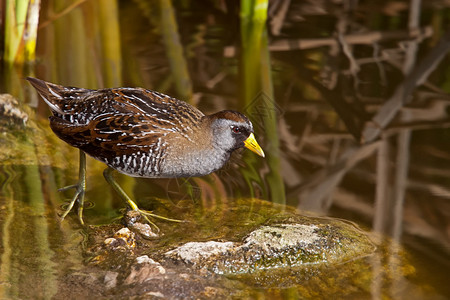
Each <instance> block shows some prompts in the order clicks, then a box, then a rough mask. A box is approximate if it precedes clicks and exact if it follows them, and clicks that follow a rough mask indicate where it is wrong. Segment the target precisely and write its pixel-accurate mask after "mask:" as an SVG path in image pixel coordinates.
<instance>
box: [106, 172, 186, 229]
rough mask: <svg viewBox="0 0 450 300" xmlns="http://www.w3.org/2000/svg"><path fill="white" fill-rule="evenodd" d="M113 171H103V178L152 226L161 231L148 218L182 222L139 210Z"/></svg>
mask: <svg viewBox="0 0 450 300" xmlns="http://www.w3.org/2000/svg"><path fill="white" fill-rule="evenodd" d="M113 171H114V170H113V169H112V168H110V167H108V168H106V169H105V170H104V171H103V176H104V177H105V179H106V181H107V182H108V183H109V185H111V187H112V188H113V189H114V191H116V193H117V194H119V196H120V198H122V199H123V200H125V201H126V202H127V204H128V205H129V206H130V208H131V209H132V210H135V211H138V212H139V213H141V215H142V216H143V217H144V218H145V220H146V221H147V222H148V223H149V224H150V225H153V226H154V227H155V228H156V229H157V230H158V231H159V228H158V226H156V224H155V223H153V222H152V221H150V219H149V218H148V217H154V218H157V219H161V220H165V221H171V222H181V221H180V220H175V219H170V218H166V217H162V216H158V215H155V214H153V213H152V212H150V211H146V210H142V209H139V207H138V206H137V204H136V203H135V202H134V201H133V200H131V198H130V197H129V196H128V195H127V194H126V193H125V191H124V190H123V189H122V188H121V187H120V186H119V184H118V183H117V182H116V180H115V179H114V177H113V176H112V172H113Z"/></svg>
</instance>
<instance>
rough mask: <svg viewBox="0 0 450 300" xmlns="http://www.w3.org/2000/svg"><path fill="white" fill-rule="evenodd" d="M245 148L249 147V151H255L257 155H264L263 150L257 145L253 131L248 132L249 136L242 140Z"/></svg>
mask: <svg viewBox="0 0 450 300" xmlns="http://www.w3.org/2000/svg"><path fill="white" fill-rule="evenodd" d="M244 145H245V148H247V149H250V150H251V151H253V152H255V153H256V154H258V155H259V156H262V157H264V156H265V155H264V151H263V150H262V149H261V147H260V146H259V145H258V142H257V141H256V139H255V136H254V135H253V133H250V135H249V137H248V138H247V139H246V140H245V141H244Z"/></svg>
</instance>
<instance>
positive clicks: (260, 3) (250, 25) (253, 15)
mask: <svg viewBox="0 0 450 300" xmlns="http://www.w3.org/2000/svg"><path fill="white" fill-rule="evenodd" d="M268 5H269V2H268V0H249V1H242V2H241V14H240V17H241V44H242V54H241V55H242V56H241V78H242V84H243V85H242V90H243V98H244V103H245V105H246V107H248V108H249V110H250V111H248V113H249V115H250V118H251V119H255V118H257V119H256V120H255V121H256V122H261V121H262V123H263V124H261V125H262V126H263V128H264V130H265V132H264V134H265V141H266V142H267V143H266V144H265V145H264V147H265V149H264V150H265V152H266V155H267V161H268V164H269V166H270V170H271V171H270V173H269V174H268V175H267V183H268V185H269V193H270V199H271V200H272V201H273V202H276V203H285V202H286V201H285V190H284V183H283V179H282V177H281V158H280V154H281V153H280V149H279V148H280V142H279V137H278V131H277V115H276V112H277V110H276V108H275V102H274V101H275V99H274V98H275V97H274V93H273V84H272V74H271V63H270V53H269V49H268V41H267V29H266V20H267V8H268ZM263 98H266V99H269V100H270V101H264V99H263ZM259 106H262V107H259ZM259 109H263V110H264V113H263V114H261V113H260V112H258V110H259ZM248 175H250V176H252V175H251V174H248ZM253 176H255V174H253ZM253 176H252V177H253Z"/></svg>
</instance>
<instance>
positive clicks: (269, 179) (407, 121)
mask: <svg viewBox="0 0 450 300" xmlns="http://www.w3.org/2000/svg"><path fill="white" fill-rule="evenodd" d="M229 2H230V1H229ZM229 2H227V3H222V2H215V1H205V2H202V3H199V2H197V1H195V2H192V3H189V4H179V3H175V4H176V5H175V6H173V7H172V6H170V1H160V4H158V3H157V2H153V1H152V2H145V1H134V2H129V1H118V2H114V1H113V2H112V3H113V4H111V1H80V2H77V3H76V5H72V3H71V1H55V2H53V1H44V2H43V3H42V11H41V17H40V18H41V26H40V30H39V39H38V60H37V62H36V63H35V65H33V66H30V67H28V70H24V69H23V68H14V67H10V66H6V65H4V66H3V76H2V83H1V84H2V87H3V88H2V92H8V93H10V94H12V95H14V96H15V97H16V98H18V99H20V100H22V101H23V102H22V104H21V105H22V107H24V109H25V108H26V107H27V106H31V107H32V108H33V110H29V111H28V112H29V114H30V122H31V123H32V124H37V125H36V126H39V131H32V132H27V134H26V136H31V137H32V136H33V134H34V133H35V132H40V133H43V134H44V135H45V136H34V138H32V139H31V140H29V141H28V142H26V143H18V144H16V145H20V146H21V147H22V148H18V149H20V151H18V152H21V153H20V155H19V153H17V154H14V153H9V154H8V155H5V154H3V156H1V157H2V159H3V160H2V163H1V167H2V168H1V171H0V175H1V179H2V180H1V182H2V192H1V197H2V198H1V199H2V204H1V205H2V208H3V209H2V211H3V212H2V218H1V220H2V224H3V225H2V227H3V228H4V231H3V234H2V241H3V246H2V247H3V248H2V268H1V270H2V275H1V276H2V277H1V278H2V279H1V280H2V282H8V283H10V284H11V286H13V287H14V288H16V286H15V283H16V282H18V281H17V280H16V279H11V278H10V277H9V276H11V274H12V273H13V272H11V270H13V269H15V268H20V266H21V265H23V264H24V263H23V261H21V262H20V263H19V266H18V265H14V264H13V263H12V262H13V261H20V260H21V259H23V258H24V257H25V258H28V257H31V258H30V259H31V260H32V258H36V257H39V261H34V262H33V263H35V264H36V265H33V266H34V267H35V269H36V270H39V271H36V274H37V275H36V277H39V278H40V279H42V278H44V275H45V280H46V281H41V282H42V286H48V287H49V288H48V290H45V291H42V296H43V297H46V296H51V295H52V293H54V290H55V280H57V279H56V278H55V276H57V274H58V273H60V272H61V271H60V269H59V267H58V268H57V267H55V265H54V263H52V261H54V260H53V258H54V257H58V258H59V259H58V262H59V263H61V262H64V261H66V259H68V256H67V255H62V254H61V252H60V251H58V250H57V249H59V248H58V247H60V246H61V245H64V246H63V248H64V249H70V253H71V255H70V256H69V257H70V258H71V259H72V260H73V261H77V260H76V258H77V255H76V254H74V252H76V251H74V250H73V247H76V246H74V245H75V243H76V242H79V241H80V238H79V237H78V238H77V239H75V240H74V241H73V240H71V238H72V237H73V235H74V234H73V233H72V232H71V231H70V227H71V226H72V225H73V226H76V225H75V223H71V221H69V222H68V223H63V224H62V225H59V224H57V223H56V219H57V217H56V213H57V212H59V211H60V205H61V203H63V200H65V199H66V198H70V195H69V194H58V193H56V192H55V191H56V189H57V188H58V187H61V186H65V185H68V184H72V183H73V182H74V181H75V180H76V176H77V174H76V169H77V154H76V152H75V151H74V150H73V149H70V148H69V147H67V146H66V145H64V144H63V143H61V142H59V141H57V139H56V138H55V137H54V136H53V135H52V133H51V132H49V131H48V128H47V129H45V127H46V126H47V123H46V121H45V116H46V115H47V114H48V112H47V109H46V108H45V105H44V104H43V103H42V102H41V101H40V100H39V99H38V98H37V95H36V94H35V93H34V92H31V91H30V88H29V87H28V86H26V83H25V82H24V81H23V78H24V77H25V75H26V74H27V75H31V76H35V77H38V78H43V79H46V80H49V81H53V82H57V83H60V84H64V85H72V86H81V87H86V88H101V87H112V86H123V85H125V86H143V87H147V88H151V89H154V90H158V91H161V92H164V93H167V94H170V95H174V96H177V97H179V98H182V99H184V100H188V101H191V102H192V103H193V104H194V105H197V106H198V107H199V108H200V109H201V110H203V111H205V112H212V111H217V110H221V109H238V110H241V111H245V112H246V113H247V114H249V115H250V117H251V118H252V121H253V123H254V124H255V128H256V131H257V133H256V135H257V136H261V137H262V136H264V139H263V140H262V141H261V144H262V145H264V146H263V148H264V150H265V152H266V153H267V154H268V158H267V160H266V161H261V160H259V159H255V157H254V156H253V154H252V153H245V152H244V153H240V154H238V156H242V157H236V158H235V159H233V161H232V162H231V163H230V164H229V166H227V167H226V168H225V169H224V170H221V171H220V172H218V173H217V174H215V175H211V176H208V177H204V178H195V179H193V178H192V179H189V180H187V181H185V180H181V181H179V182H175V181H173V180H156V181H152V180H141V179H139V180H136V179H132V178H128V177H120V180H121V182H120V183H121V185H122V186H124V187H125V189H126V190H127V192H129V193H130V194H134V195H135V198H138V199H142V201H143V205H144V206H145V205H147V206H150V207H151V206H152V205H157V204H155V203H154V198H151V197H156V198H158V199H160V200H162V201H163V202H164V201H167V202H166V205H167V206H168V207H171V206H172V205H177V203H180V202H182V201H185V200H186V197H187V198H189V199H191V201H195V202H196V203H201V205H202V206H205V207H207V206H214V205H216V204H217V205H222V204H223V202H222V201H221V200H222V199H226V198H227V197H245V196H253V197H259V198H262V199H266V200H270V201H273V202H277V203H287V204H289V205H292V206H296V207H298V208H299V210H300V211H302V212H303V211H305V212H306V211H314V212H316V213H320V214H325V215H332V216H336V217H342V218H347V219H350V220H354V221H357V222H359V223H361V224H363V225H365V226H367V227H368V228H371V229H372V230H374V231H377V232H381V233H384V234H388V235H390V236H392V237H393V238H394V240H397V241H401V242H402V243H403V245H407V246H408V247H410V248H411V249H412V251H413V252H412V253H413V254H414V256H413V257H414V260H415V261H417V264H416V265H414V266H415V267H416V268H417V272H416V273H415V274H416V276H417V278H418V279H417V280H418V282H419V283H418V286H422V285H423V286H427V288H428V287H429V288H430V289H433V290H434V289H435V290H437V291H438V293H440V294H443V295H450V291H449V289H448V287H447V284H446V282H445V278H446V270H447V269H448V268H449V267H450V265H449V263H448V262H449V259H448V258H449V249H450V237H449V233H448V229H447V228H448V221H449V219H450V216H449V215H448V213H447V211H448V208H447V206H448V205H447V204H446V203H448V195H449V194H450V193H449V191H448V187H447V185H448V184H447V183H448V177H449V175H450V174H449V172H447V171H446V170H447V169H448V168H447V167H448V166H450V157H449V155H448V154H447V153H448V146H449V143H448V142H447V141H448V140H449V139H448V135H449V132H448V125H449V124H450V122H449V118H448V95H447V94H446V91H447V90H448V87H449V83H448V78H447V75H446V74H448V71H447V65H448V64H447V63H446V62H447V60H448V58H447V52H448V49H449V42H448V41H449V37H448V35H446V34H445V33H444V32H443V31H444V24H446V20H447V17H446V14H447V12H448V10H449V7H447V6H446V5H445V4H442V3H440V2H438V1H427V2H426V3H420V1H411V2H410V3H406V2H405V3H398V2H393V1H387V2H383V3H356V2H352V1H348V2H344V3H337V2H333V3H331V2H330V3H329V2H320V3H309V2H304V1H300V2H295V1H278V2H276V1H274V2H273V3H271V5H270V6H269V7H268V20H267V22H265V20H264V19H262V20H256V21H255V20H253V21H252V19H251V18H252V15H251V14H250V15H244V16H243V18H249V19H248V20H246V19H241V20H240V19H239V14H238V13H237V12H238V11H239V10H240V7H239V6H238V3H229ZM438 4H439V7H440V8H439V9H437V8H436V7H438V6H436V5H438ZM68 8H70V9H68ZM240 21H241V22H240ZM266 24H267V26H268V27H267V28H266V27H265V25H266ZM239 26H240V27H239ZM67 32H70V33H71V35H70V38H69V37H68V34H67ZM237 45H240V46H237ZM35 113H36V115H35ZM36 122H37V123H36ZM33 126H34V125H33ZM2 128H3V127H2ZM30 156H32V157H35V158H32V159H30ZM24 161H26V162H27V163H24ZM88 164H89V165H88V168H87V169H88V172H89V177H88V188H89V191H88V196H87V198H88V199H87V201H89V199H104V200H102V201H95V200H94V201H92V203H93V204H94V207H93V208H91V209H88V210H87V211H86V216H87V218H86V219H88V218H90V221H88V222H89V223H92V224H96V223H97V222H99V223H103V222H108V221H109V220H111V219H114V218H115V217H117V216H118V215H119V212H118V209H119V208H120V207H121V205H122V204H121V203H120V201H117V199H116V198H115V197H114V195H113V194H112V193H110V191H109V190H108V189H107V187H106V184H104V183H103V178H102V176H101V170H102V168H103V167H102V165H101V164H99V163H98V162H96V161H93V160H88ZM50 166H51V167H50ZM42 186H44V188H42ZM30 195H32V196H30ZM149 195H151V196H149ZM12 200H14V201H12ZM144 203H145V204H144ZM44 204H45V205H44ZM49 207H51V212H49V211H50V210H49ZM170 212H171V210H170V209H167V213H170ZM28 214H31V215H33V214H34V216H33V217H32V218H25V216H28ZM18 216H19V217H20V216H21V217H20V218H18V219H16V218H17V217H18ZM45 216H46V217H47V218H44V217H45ZM171 217H174V218H176V216H173V215H172V216H171ZM69 224H70V225H69ZM13 225H14V226H13ZM24 227H25V228H24ZM11 228H13V229H11ZM22 232H24V233H28V234H31V233H32V238H31V237H28V239H24V240H20V241H19V240H17V241H16V242H17V243H18V245H15V244H12V242H11V241H12V239H13V237H17V236H20V234H18V233H22ZM48 237H57V241H58V242H54V243H53V244H52V243H49V242H48V241H46V240H48ZM30 238H31V240H30ZM34 240H36V242H34ZM30 241H33V243H32V244H33V247H32V248H33V251H34V252H33V253H28V252H26V253H21V252H17V249H22V248H23V249H24V250H26V251H30ZM11 245H14V246H11ZM387 248H389V247H387ZM391 249H392V251H391V253H392V255H391V256H389V257H390V259H392V260H395V259H396V255H397V254H396V250H395V247H394V246H392V247H391ZM13 253H17V255H18V256H17V257H19V258H15V256H14V255H13ZM78 255H79V254H78ZM80 261H81V260H80ZM380 261H381V260H380V259H377V258H374V262H373V264H372V267H373V269H374V270H375V269H380V268H381V269H382V268H384V267H385V266H386V265H384V264H382V265H379V263H380ZM74 264H75V265H76V263H74ZM387 265H388V266H392V267H393V268H394V267H395V266H396V264H394V263H387ZM374 273H375V274H382V273H381V272H378V271H374ZM402 274H403V273H402ZM17 276H18V275H17ZM384 280H386V279H385V278H383V277H382V278H378V279H377V280H374V281H373V290H372V297H373V298H377V297H381V296H385V295H388V296H389V297H392V298H395V297H396V295H397V294H396V292H395V291H387V292H386V291H384V290H383V289H384V288H385V284H384ZM388 281H389V280H388ZM404 281H405V279H404V278H397V279H395V280H393V281H390V285H391V286H398V285H405V282H404ZM408 284H411V283H410V282H409V283H408ZM17 293H18V292H16V291H11V292H10V294H11V295H19V296H20V294H17ZM297 293H298V290H295V291H293V290H285V291H283V292H282V293H281V294H282V295H280V294H277V296H279V297H288V295H294V296H295V295H297V296H298V294H297Z"/></svg>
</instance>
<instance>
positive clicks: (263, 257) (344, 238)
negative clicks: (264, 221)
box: [165, 222, 374, 274]
mask: <svg viewBox="0 0 450 300" xmlns="http://www.w3.org/2000/svg"><path fill="white" fill-rule="evenodd" d="M373 250H374V246H373V244H372V243H371V242H370V241H369V239H368V238H367V237H366V236H365V235H364V234H363V233H362V232H359V231H358V230H357V229H356V228H355V227H354V228H352V226H351V225H349V224H346V223H342V224H339V223H338V222H336V224H334V226H332V225H330V224H295V223H294V224H273V225H267V226H261V227H259V228H257V229H256V230H254V231H252V232H250V233H249V234H248V235H247V237H246V238H245V239H244V240H243V241H242V242H230V241H228V242H217V241H207V242H196V243H194V242H190V243H186V244H184V245H182V246H180V247H177V248H175V249H173V250H171V251H168V252H166V253H165V256H166V257H169V258H171V259H173V260H175V261H182V262H184V263H186V264H189V265H192V266H195V267H198V268H206V269H208V270H210V271H213V272H214V273H217V274H242V273H253V272H256V271H262V270H270V269H275V268H277V269H280V268H291V267H298V266H301V265H304V264H322V263H343V262H346V261H349V260H351V259H354V258H355V257H362V256H364V255H368V254H370V253H372V252H373Z"/></svg>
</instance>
